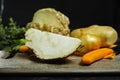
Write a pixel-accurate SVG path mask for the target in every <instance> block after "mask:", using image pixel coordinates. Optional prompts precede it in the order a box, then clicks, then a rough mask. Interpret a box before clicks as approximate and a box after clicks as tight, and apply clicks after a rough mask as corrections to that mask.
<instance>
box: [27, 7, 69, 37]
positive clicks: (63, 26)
mask: <svg viewBox="0 0 120 80" xmlns="http://www.w3.org/2000/svg"><path fill="white" fill-rule="evenodd" d="M43 13H44V14H43ZM41 14H42V15H43V16H44V17H43V16H42V18H41V17H39V15H41ZM49 15H51V16H49ZM36 16H37V17H36ZM46 16H48V17H46ZM52 16H53V17H52ZM37 18H38V19H37ZM51 18H52V19H51ZM39 19H40V21H39ZM50 20H52V21H50ZM54 23H55V24H54ZM69 24H70V21H69V18H68V17H67V16H65V15H64V14H63V13H61V12H59V11H57V10H55V9H53V8H44V9H39V10H38V11H36V12H35V13H34V16H33V20H32V22H29V23H28V24H27V26H26V27H27V28H31V27H32V28H36V29H40V30H42V31H48V32H52V33H56V34H61V35H64V36H69V34H70V29H69Z"/></svg>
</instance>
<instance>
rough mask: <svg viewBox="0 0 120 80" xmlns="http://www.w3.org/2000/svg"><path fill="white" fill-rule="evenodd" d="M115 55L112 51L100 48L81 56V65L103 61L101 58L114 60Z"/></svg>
mask: <svg viewBox="0 0 120 80" xmlns="http://www.w3.org/2000/svg"><path fill="white" fill-rule="evenodd" d="M114 57H115V53H114V51H113V49H110V48H100V49H97V50H94V51H90V52H88V53H86V54H85V55H83V57H82V59H81V62H82V63H83V64H91V63H93V62H95V61H97V60H100V59H103V58H114Z"/></svg>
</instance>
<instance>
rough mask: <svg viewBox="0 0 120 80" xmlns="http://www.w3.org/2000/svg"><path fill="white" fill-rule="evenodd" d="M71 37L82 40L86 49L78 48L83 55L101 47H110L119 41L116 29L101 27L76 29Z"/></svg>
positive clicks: (93, 26)
mask: <svg viewBox="0 0 120 80" xmlns="http://www.w3.org/2000/svg"><path fill="white" fill-rule="evenodd" d="M70 36H72V37H76V38H79V39H81V40H82V44H83V46H84V47H82V48H78V51H79V52H80V53H81V54H84V53H86V52H88V51H90V50H94V49H98V48H100V47H109V46H111V45H113V44H114V43H115V42H116V41H117V39H118V34H117V31H116V30H115V29H114V28H112V27H110V26H99V25H92V26H89V27H86V28H79V29H75V30H73V31H72V32H71V34H70Z"/></svg>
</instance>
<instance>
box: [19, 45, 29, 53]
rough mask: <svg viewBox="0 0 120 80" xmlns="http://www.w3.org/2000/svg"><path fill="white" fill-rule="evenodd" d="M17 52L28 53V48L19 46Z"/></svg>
mask: <svg viewBox="0 0 120 80" xmlns="http://www.w3.org/2000/svg"><path fill="white" fill-rule="evenodd" d="M19 51H20V52H22V53H24V52H27V51H29V48H28V47H27V46H26V45H22V46H20V48H19Z"/></svg>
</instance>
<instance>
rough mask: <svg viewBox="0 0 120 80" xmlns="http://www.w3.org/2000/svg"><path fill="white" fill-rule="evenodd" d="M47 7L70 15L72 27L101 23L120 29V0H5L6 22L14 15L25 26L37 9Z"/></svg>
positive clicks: (4, 14)
mask: <svg viewBox="0 0 120 80" xmlns="http://www.w3.org/2000/svg"><path fill="white" fill-rule="evenodd" d="M47 7H51V8H55V9H56V10H58V11H61V12H62V13H64V14H65V15H66V16H68V17H69V19H70V28H71V29H75V28H78V27H86V26H90V25H93V24H99V25H108V26H113V27H114V28H115V29H116V30H120V26H119V21H120V15H119V14H120V11H119V2H118V0H4V10H3V14H2V17H3V19H4V20H3V21H4V24H7V23H8V18H9V17H13V19H14V20H15V21H16V22H17V23H18V24H20V25H21V26H25V25H26V24H27V23H28V22H30V21H31V20H32V17H33V14H34V12H35V11H37V10H38V9H41V8H47Z"/></svg>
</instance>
